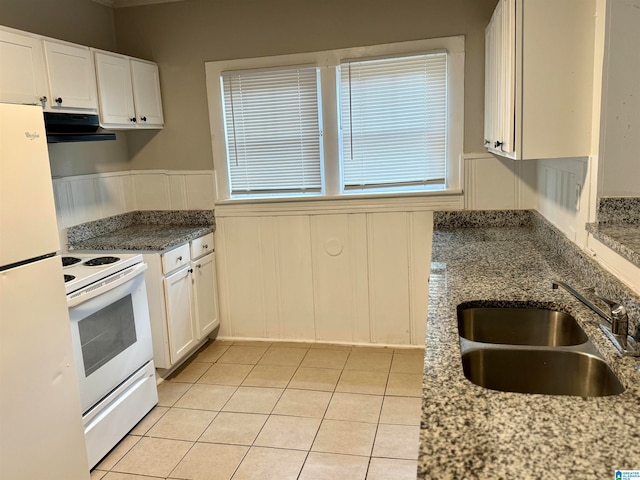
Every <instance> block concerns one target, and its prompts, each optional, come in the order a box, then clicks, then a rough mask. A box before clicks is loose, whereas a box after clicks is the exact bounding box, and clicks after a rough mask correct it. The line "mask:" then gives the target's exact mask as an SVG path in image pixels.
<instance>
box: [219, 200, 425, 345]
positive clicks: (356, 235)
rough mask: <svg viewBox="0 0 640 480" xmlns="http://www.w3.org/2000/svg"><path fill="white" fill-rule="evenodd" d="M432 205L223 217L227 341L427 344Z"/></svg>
mask: <svg viewBox="0 0 640 480" xmlns="http://www.w3.org/2000/svg"><path fill="white" fill-rule="evenodd" d="M432 231H433V213H432V212H431V211H410V212H375V211H373V212H368V213H361V212H358V213H333V212H332V213H328V214H324V213H323V212H321V211H316V212H313V213H308V214H298V215H291V214H289V212H287V213H285V214H283V215H269V216H266V215H260V216H247V215H246V214H244V215H241V216H238V217H233V216H230V215H226V216H222V217H219V218H218V219H217V229H216V234H215V235H216V255H217V259H218V268H219V276H218V282H219V285H218V288H219V294H220V295H219V299H220V317H221V327H220V328H221V329H220V333H219V335H220V337H234V338H238V337H249V338H273V339H293V340H312V341H313V340H317V341H335V342H354V343H376V344H386V345H409V344H414V345H423V344H424V340H425V325H426V317H427V300H428V277H429V268H430V260H431V234H432Z"/></svg>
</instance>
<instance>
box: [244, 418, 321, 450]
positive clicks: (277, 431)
mask: <svg viewBox="0 0 640 480" xmlns="http://www.w3.org/2000/svg"><path fill="white" fill-rule="evenodd" d="M320 422H321V420H320V419H319V418H306V417H287V416H281V415H271V416H270V417H269V418H268V419H267V423H265V424H264V427H262V430H261V431H260V434H259V435H258V438H256V441H255V443H254V445H257V446H260V447H273V448H287V449H290V450H305V451H307V450H309V449H310V448H311V444H312V443H313V439H314V438H315V437H316V432H317V431H318V427H319V426H320Z"/></svg>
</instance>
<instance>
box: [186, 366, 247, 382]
mask: <svg viewBox="0 0 640 480" xmlns="http://www.w3.org/2000/svg"><path fill="white" fill-rule="evenodd" d="M252 368H253V365H238V364H235V363H214V364H213V365H212V366H211V368H209V370H207V371H206V372H205V373H204V375H202V376H201V377H200V379H199V380H198V383H209V384H215V385H240V384H241V383H242V382H243V381H244V379H245V378H247V375H249V372H250V371H251V369H252Z"/></svg>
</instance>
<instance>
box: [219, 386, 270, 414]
mask: <svg viewBox="0 0 640 480" xmlns="http://www.w3.org/2000/svg"><path fill="white" fill-rule="evenodd" d="M282 392H283V390H282V389H281V388H262V387H239V388H238V390H237V391H236V392H235V393H234V394H233V396H232V397H231V398H230V399H229V401H228V402H227V404H226V405H225V406H224V408H223V409H222V410H223V411H225V412H239V413H271V411H272V410H273V407H275V405H276V403H277V401H278V400H279V399H280V396H281V395H282Z"/></svg>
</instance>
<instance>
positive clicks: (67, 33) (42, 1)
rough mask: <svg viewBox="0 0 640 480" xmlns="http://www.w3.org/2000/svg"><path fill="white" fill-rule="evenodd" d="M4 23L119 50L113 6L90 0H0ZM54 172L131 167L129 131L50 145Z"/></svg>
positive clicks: (1, 19)
mask: <svg viewBox="0 0 640 480" xmlns="http://www.w3.org/2000/svg"><path fill="white" fill-rule="evenodd" d="M0 25H5V26H7V27H12V28H17V29H18V30H24V31H26V32H32V33H37V34H39V35H45V36H47V37H52V38H58V39H60V40H66V41H68V42H73V43H77V44H80V45H86V46H89V47H96V48H102V49H105V50H115V48H116V40H115V30H114V27H113V10H112V9H111V8H109V7H105V6H104V5H100V4H98V3H95V2H91V1H89V0H0ZM49 157H50V161H51V171H52V174H53V175H54V176H68V175H82V174H86V173H97V172H111V171H119V170H128V169H130V168H131V166H130V163H129V161H128V159H129V157H128V152H127V138H126V134H124V133H119V134H118V135H117V140H116V141H115V142H114V141H109V142H89V143H77V144H59V145H50V146H49Z"/></svg>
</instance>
